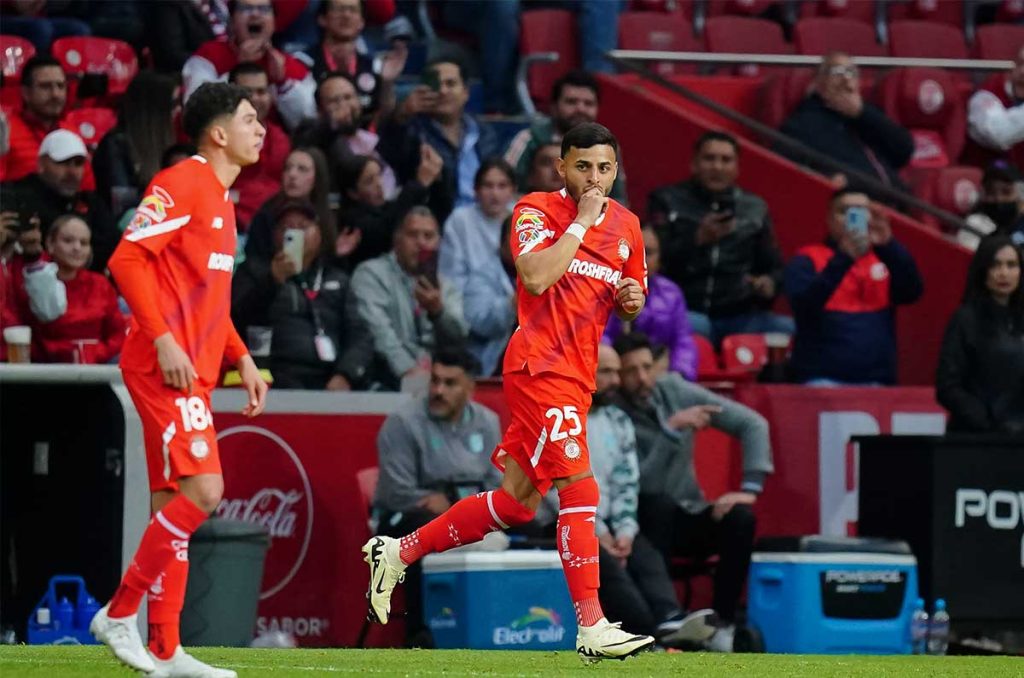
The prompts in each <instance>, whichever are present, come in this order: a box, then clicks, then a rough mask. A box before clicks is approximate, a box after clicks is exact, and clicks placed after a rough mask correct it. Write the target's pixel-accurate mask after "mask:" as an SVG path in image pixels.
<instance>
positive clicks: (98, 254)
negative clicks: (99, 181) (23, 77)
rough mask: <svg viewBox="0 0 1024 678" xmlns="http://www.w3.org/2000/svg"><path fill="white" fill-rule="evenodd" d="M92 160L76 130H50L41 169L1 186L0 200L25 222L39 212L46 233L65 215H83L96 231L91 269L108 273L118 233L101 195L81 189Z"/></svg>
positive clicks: (93, 236) (39, 159)
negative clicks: (107, 268) (89, 161)
mask: <svg viewBox="0 0 1024 678" xmlns="http://www.w3.org/2000/svg"><path fill="white" fill-rule="evenodd" d="M87 158H88V152H87V151H86V149H85V144H84V143H82V140H81V138H79V136H78V135H77V134H75V133H74V132H69V131H68V130H66V129H58V130H56V131H53V132H50V133H49V134H47V135H46V138H45V139H43V143H42V144H41V145H40V146H39V158H38V161H37V163H38V165H37V172H36V173H35V174H30V175H28V176H26V177H25V178H23V179H21V180H19V181H15V182H4V183H3V184H0V198H2V202H3V204H4V206H5V209H10V210H13V211H16V212H18V213H19V214H20V215H21V217H22V221H25V222H27V221H28V220H29V219H31V217H32V216H38V218H39V223H40V229H41V230H42V231H44V232H48V230H49V228H50V224H52V223H53V221H54V219H56V218H57V217H58V216H60V215H61V214H68V213H71V214H77V215H79V216H81V217H82V218H83V219H85V221H86V223H87V224H88V225H89V228H90V229H91V230H92V253H93V257H92V263H91V265H90V268H91V269H92V270H94V271H103V270H104V269H105V268H106V266H107V259H108V258H109V257H110V254H111V253H112V252H113V251H114V247H115V246H116V245H117V240H118V237H119V234H118V232H117V227H116V225H115V224H114V221H113V219H112V218H111V216H110V212H109V211H108V210H107V207H106V205H105V204H103V201H102V200H100V198H99V196H97V195H96V193H94V192H93V191H84V190H82V183H83V182H82V180H83V177H84V176H85V167H86V162H87Z"/></svg>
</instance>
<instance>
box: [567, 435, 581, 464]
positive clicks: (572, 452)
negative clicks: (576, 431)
mask: <svg viewBox="0 0 1024 678" xmlns="http://www.w3.org/2000/svg"><path fill="white" fill-rule="evenodd" d="M582 452H583V450H582V449H580V444H579V443H578V442H576V439H575V438H569V439H568V440H566V441H565V445H564V446H563V447H562V453H563V454H565V456H566V458H567V459H579V456H580V454H581V453H582Z"/></svg>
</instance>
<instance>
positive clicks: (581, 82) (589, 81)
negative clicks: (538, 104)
mask: <svg viewBox="0 0 1024 678" xmlns="http://www.w3.org/2000/svg"><path fill="white" fill-rule="evenodd" d="M567 86H568V87H586V88H587V89H589V90H590V91H591V92H593V93H594V96H596V97H597V100H598V101H600V100H601V85H599V84H598V82H597V78H595V77H594V76H592V75H591V74H590V73H587V72H586V71H569V72H568V73H566V74H565V75H563V76H562V77H560V78H559V79H558V80H555V84H554V85H552V86H551V101H552V103H553V102H556V101H558V100H559V99H560V98H561V97H562V90H563V89H565V88H566V87H567Z"/></svg>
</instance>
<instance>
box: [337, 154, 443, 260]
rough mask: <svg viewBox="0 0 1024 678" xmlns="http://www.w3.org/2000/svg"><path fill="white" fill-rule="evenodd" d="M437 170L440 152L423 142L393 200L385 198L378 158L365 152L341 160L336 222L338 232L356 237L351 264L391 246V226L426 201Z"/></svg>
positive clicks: (435, 178)
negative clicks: (409, 175) (411, 174)
mask: <svg viewBox="0 0 1024 678" xmlns="http://www.w3.org/2000/svg"><path fill="white" fill-rule="evenodd" d="M441 170H442V160H441V156H439V155H438V154H437V151H435V150H434V149H433V148H432V147H431V146H429V145H428V144H423V145H422V146H421V148H420V164H419V166H418V167H417V168H416V175H415V176H414V177H412V178H411V179H409V181H407V182H405V185H403V186H402V190H401V191H399V193H398V195H397V196H396V197H395V198H394V199H393V200H387V199H386V198H385V191H384V170H383V167H382V166H381V164H380V163H379V162H377V161H376V160H375V159H373V158H371V157H368V156H365V155H353V156H350V157H348V158H346V159H345V160H344V161H343V162H342V163H341V165H340V166H339V167H338V186H339V187H340V189H341V201H342V203H341V214H340V215H339V217H338V222H339V223H340V224H341V225H342V229H341V231H342V233H343V234H345V233H348V234H351V236H352V237H353V238H355V240H356V242H355V247H354V251H352V253H351V255H350V258H351V260H352V263H353V264H359V263H361V262H363V261H366V260H367V259H372V258H374V257H378V256H380V255H382V254H384V253H385V252H388V251H389V250H390V249H391V247H392V243H393V235H394V233H395V227H396V226H397V225H398V223H399V221H400V220H401V219H402V217H403V216H404V215H405V214H406V213H407V212H408V211H409V210H410V209H412V208H413V207H415V206H417V205H425V204H426V203H427V202H428V200H429V198H430V194H429V189H430V187H431V186H432V185H434V184H435V183H437V181H438V179H439V177H440V176H441Z"/></svg>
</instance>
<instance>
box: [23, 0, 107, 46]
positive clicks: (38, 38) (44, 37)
mask: <svg viewBox="0 0 1024 678" xmlns="http://www.w3.org/2000/svg"><path fill="white" fill-rule="evenodd" d="M47 4H52V3H47V2H46V0H11V1H10V2H4V3H3V10H4V28H3V32H4V33H7V34H10V35H17V36H19V37H22V38H25V39H26V40H28V41H29V42H31V43H32V45H33V46H35V48H36V51H37V52H39V53H43V52H49V51H50V45H51V44H52V43H53V41H54V40H56V39H57V38H65V37H70V36H74V35H89V32H90V30H89V24H87V23H85V22H84V21H80V20H79V19H76V18H73V17H64V16H49V15H50V14H51V11H50V10H51V9H52V8H49V7H47ZM57 4H63V3H57Z"/></svg>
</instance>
